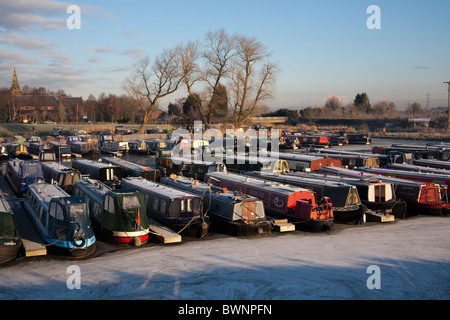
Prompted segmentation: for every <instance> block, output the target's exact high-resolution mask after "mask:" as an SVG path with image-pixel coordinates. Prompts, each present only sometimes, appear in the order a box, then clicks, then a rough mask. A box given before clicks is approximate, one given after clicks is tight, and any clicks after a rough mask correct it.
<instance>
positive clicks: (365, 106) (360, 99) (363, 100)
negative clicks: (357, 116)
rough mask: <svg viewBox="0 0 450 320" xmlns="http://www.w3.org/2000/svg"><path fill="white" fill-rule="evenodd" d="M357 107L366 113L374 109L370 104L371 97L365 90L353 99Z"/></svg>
mask: <svg viewBox="0 0 450 320" xmlns="http://www.w3.org/2000/svg"><path fill="white" fill-rule="evenodd" d="M353 103H354V105H355V107H356V108H357V109H358V110H361V111H363V112H365V113H370V112H371V111H372V106H371V105H370V100H369V97H368V96H367V94H366V93H365V92H363V93H361V94H360V93H358V94H357V95H356V97H355V100H354V101H353Z"/></svg>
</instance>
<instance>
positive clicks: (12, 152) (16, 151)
mask: <svg viewBox="0 0 450 320" xmlns="http://www.w3.org/2000/svg"><path fill="white" fill-rule="evenodd" d="M6 150H7V152H8V155H9V157H10V158H11V159H20V160H31V159H33V156H32V155H31V154H30V153H29V152H28V147H27V146H26V145H24V144H22V143H10V144H8V145H7V146H6Z"/></svg>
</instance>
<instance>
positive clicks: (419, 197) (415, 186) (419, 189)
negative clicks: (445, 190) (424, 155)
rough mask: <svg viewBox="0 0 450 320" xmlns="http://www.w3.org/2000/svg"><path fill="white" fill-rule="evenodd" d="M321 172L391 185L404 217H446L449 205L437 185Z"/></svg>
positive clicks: (342, 171) (348, 171)
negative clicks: (404, 213)
mask: <svg viewBox="0 0 450 320" xmlns="http://www.w3.org/2000/svg"><path fill="white" fill-rule="evenodd" d="M321 171H323V172H326V173H327V174H334V175H340V176H346V177H356V178H370V179H377V180H380V181H385V182H389V183H393V184H394V186H395V196H396V197H397V199H400V200H403V201H405V202H406V205H407V211H406V215H407V216H411V215H418V214H425V215H447V214H448V212H449V203H448V201H447V200H446V197H443V195H442V194H441V191H442V186H441V185H439V184H437V183H425V182H419V181H413V180H407V179H401V178H396V177H391V176H383V175H376V174H371V173H368V172H364V171H358V170H352V169H346V168H334V167H326V168H322V169H321Z"/></svg>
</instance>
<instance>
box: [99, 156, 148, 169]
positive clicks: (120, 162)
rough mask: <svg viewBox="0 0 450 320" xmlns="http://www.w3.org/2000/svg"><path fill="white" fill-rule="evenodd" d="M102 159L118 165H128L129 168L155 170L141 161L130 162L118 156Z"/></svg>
mask: <svg viewBox="0 0 450 320" xmlns="http://www.w3.org/2000/svg"><path fill="white" fill-rule="evenodd" d="M102 160H104V161H106V162H108V163H113V164H115V165H118V166H123V167H127V168H131V169H135V170H153V169H152V168H150V167H145V166H143V165H141V164H139V163H134V162H130V161H127V160H124V159H121V158H117V157H102Z"/></svg>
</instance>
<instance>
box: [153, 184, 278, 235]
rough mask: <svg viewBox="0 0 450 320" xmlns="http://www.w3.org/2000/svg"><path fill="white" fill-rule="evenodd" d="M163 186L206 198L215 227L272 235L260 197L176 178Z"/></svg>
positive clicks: (205, 208)
mask: <svg viewBox="0 0 450 320" xmlns="http://www.w3.org/2000/svg"><path fill="white" fill-rule="evenodd" d="M161 183H163V184H166V185H168V186H171V187H174V188H177V189H180V190H184V191H187V192H190V193H195V194H198V195H200V196H202V197H203V208H204V212H205V214H207V215H208V216H209V217H210V219H211V223H212V224H211V226H212V227H213V228H214V227H217V229H218V230H222V231H223V232H225V233H227V234H230V235H233V236H243V237H258V236H266V235H271V234H272V227H273V226H272V222H271V221H270V220H269V219H267V217H266V215H265V210H264V204H263V203H262V201H261V200H260V199H258V198H256V197H252V196H249V195H244V194H237V193H233V192H231V191H228V190H227V189H225V188H218V187H215V186H212V185H210V184H206V183H204V182H200V181H198V180H194V179H191V178H187V177H181V176H176V175H171V176H170V177H167V178H162V179H161Z"/></svg>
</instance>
